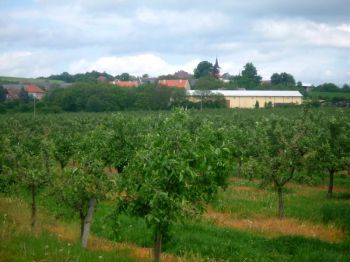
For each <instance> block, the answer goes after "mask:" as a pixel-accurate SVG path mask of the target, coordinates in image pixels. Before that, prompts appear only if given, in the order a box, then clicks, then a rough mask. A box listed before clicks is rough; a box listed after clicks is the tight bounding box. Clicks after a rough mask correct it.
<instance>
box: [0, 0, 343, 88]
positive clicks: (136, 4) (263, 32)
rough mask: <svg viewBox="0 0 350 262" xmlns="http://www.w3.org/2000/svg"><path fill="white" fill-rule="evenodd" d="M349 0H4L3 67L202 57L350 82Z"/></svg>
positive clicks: (157, 62) (149, 63) (181, 62)
mask: <svg viewBox="0 0 350 262" xmlns="http://www.w3.org/2000/svg"><path fill="white" fill-rule="evenodd" d="M349 14H350V3H349V1H348V0H293V1H292V0H244V1H242V0H239V1H236V0H216V1H213V0H200V1H199V0H194V1H185V0H0V75H6V76H26V77H38V76H48V75H50V74H56V73H61V72H63V71H67V72H69V73H80V72H86V71H91V70H98V71H106V72H108V73H110V74H112V75H117V74H119V73H122V72H129V73H131V74H134V75H142V74H145V73H148V74H149V75H152V76H157V75H159V74H168V73H174V72H175V71H178V70H180V69H183V70H186V71H188V72H193V69H194V68H195V66H196V65H197V64H198V62H200V61H202V60H207V61H210V62H214V61H215V57H216V56H217V57H218V59H219V63H220V65H221V67H222V73H224V72H229V73H231V74H238V73H239V72H240V71H241V70H242V68H243V66H244V64H245V63H247V62H252V63H253V64H254V65H255V66H256V67H257V69H258V72H259V74H260V75H261V76H262V77H263V78H264V79H269V78H270V76H271V74H272V73H274V72H288V73H291V74H293V75H294V76H295V78H296V80H300V81H302V82H304V83H312V84H320V83H323V82H335V83H337V84H343V83H350V15H349Z"/></svg>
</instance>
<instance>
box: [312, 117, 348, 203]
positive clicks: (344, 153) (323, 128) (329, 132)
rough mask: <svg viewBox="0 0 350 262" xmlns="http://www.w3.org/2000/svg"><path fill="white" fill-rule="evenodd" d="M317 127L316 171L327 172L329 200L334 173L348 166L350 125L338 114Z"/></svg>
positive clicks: (315, 147)
mask: <svg viewBox="0 0 350 262" xmlns="http://www.w3.org/2000/svg"><path fill="white" fill-rule="evenodd" d="M319 127H320V129H319V132H318V134H317V136H316V137H317V139H316V141H315V143H314V150H315V153H316V155H315V156H316V157H315V163H317V166H316V169H318V170H327V172H328V174H329V182H328V197H330V198H331V197H332V195H333V186H334V175H335V173H336V172H338V171H343V170H344V169H346V168H347V167H348V166H349V155H350V150H349V143H350V140H349V134H350V125H349V124H348V123H347V122H346V119H345V118H344V116H343V115H342V114H341V113H340V112H338V114H337V116H332V117H330V118H327V119H325V120H324V121H321V123H320V125H319Z"/></svg>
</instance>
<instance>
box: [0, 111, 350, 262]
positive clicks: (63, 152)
mask: <svg viewBox="0 0 350 262" xmlns="http://www.w3.org/2000/svg"><path fill="white" fill-rule="evenodd" d="M251 112H252V113H251V114H250V115H243V114H240V113H239V112H237V113H233V114H232V115H229V114H227V115H226V116H223V117H220V118H218V117H215V116H207V117H205V118H203V115H202V114H201V115H191V114H190V113H189V112H187V111H184V110H176V111H175V112H173V113H171V114H170V115H167V114H165V115H159V116H158V115H154V116H144V117H136V116H132V115H128V116H126V115H121V114H116V115H99V116H93V115H87V116H84V115H79V116H78V115H72V116H69V117H68V116H62V115H57V116H53V115H51V116H40V117H39V116H37V117H36V118H35V119H32V117H31V116H30V117H29V116H28V115H24V116H23V115H22V116H17V117H16V118H12V117H9V118H2V119H1V121H0V127H1V128H0V142H1V145H2V147H0V164H1V165H0V189H1V191H8V190H9V188H13V187H11V185H14V186H15V187H20V188H23V189H27V190H28V192H29V193H30V195H31V209H32V218H31V225H32V227H33V228H35V225H36V217H37V216H36V212H37V211H36V210H37V195H38V194H41V193H42V192H46V194H49V195H51V197H53V198H54V199H56V200H57V202H59V203H60V205H64V206H66V207H68V208H70V209H72V210H73V211H74V212H75V213H76V214H77V217H78V218H79V219H80V223H81V242H82V246H83V247H86V245H87V240H88V236H89V232H90V226H91V221H92V219H93V214H94V210H95V208H96V206H97V205H98V203H99V202H100V201H103V200H104V199H106V198H108V196H109V195H111V194H113V195H114V196H117V198H116V200H115V201H116V208H115V210H111V211H113V212H116V213H117V214H120V213H127V214H129V215H131V216H137V217H141V218H144V219H146V222H147V224H148V226H149V227H151V228H152V229H153V230H154V253H155V258H156V260H159V256H160V250H161V243H162V239H163V238H164V237H168V234H169V229H170V228H171V226H172V225H173V224H174V223H177V222H178V221H184V220H186V219H187V218H189V217H192V216H195V215H197V214H200V213H201V212H202V211H203V210H204V207H205V204H206V203H208V202H210V200H211V199H213V197H215V195H216V192H217V191H218V189H219V188H221V187H222V188H225V187H226V185H227V179H228V176H229V175H235V173H232V170H233V169H235V170H237V172H236V175H238V176H242V175H244V176H247V177H249V178H253V177H255V178H259V179H261V180H262V181H263V182H264V183H265V184H272V185H273V186H274V188H275V189H276V193H277V195H278V214H279V217H281V218H282V217H283V216H284V197H283V195H284V194H283V192H284V187H285V185H286V184H287V183H288V182H290V181H291V180H293V179H298V178H300V177H303V176H307V177H309V178H311V179H312V177H313V175H315V173H319V172H324V171H326V172H328V175H329V188H328V196H329V197H332V194H333V183H334V176H335V175H336V173H337V172H338V171H343V170H346V169H348V170H349V168H350V159H349V155H350V146H349V145H350V137H349V135H348V134H349V132H350V125H349V115H346V114H344V113H343V112H341V111H339V112H335V113H330V112H324V111H313V112H311V113H310V112H309V109H305V110H304V111H299V110H298V111H296V110H294V111H290V114H286V115H285V116H282V115H266V114H265V115H264V114H263V111H251ZM10 193H11V192H10Z"/></svg>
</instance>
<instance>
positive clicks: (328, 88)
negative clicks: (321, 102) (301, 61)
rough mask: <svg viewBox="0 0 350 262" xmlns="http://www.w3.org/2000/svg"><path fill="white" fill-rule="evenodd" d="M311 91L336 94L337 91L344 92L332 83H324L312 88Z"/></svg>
mask: <svg viewBox="0 0 350 262" xmlns="http://www.w3.org/2000/svg"><path fill="white" fill-rule="evenodd" d="M313 91H319V92H338V91H344V90H341V89H340V88H339V87H338V86H337V85H336V84H333V83H324V84H322V85H319V86H317V87H315V88H314V90H313Z"/></svg>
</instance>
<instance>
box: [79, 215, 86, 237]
mask: <svg viewBox="0 0 350 262" xmlns="http://www.w3.org/2000/svg"><path fill="white" fill-rule="evenodd" d="M79 216H80V239H83V233H84V220H85V215H84V213H83V211H82V210H80V211H79Z"/></svg>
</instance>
